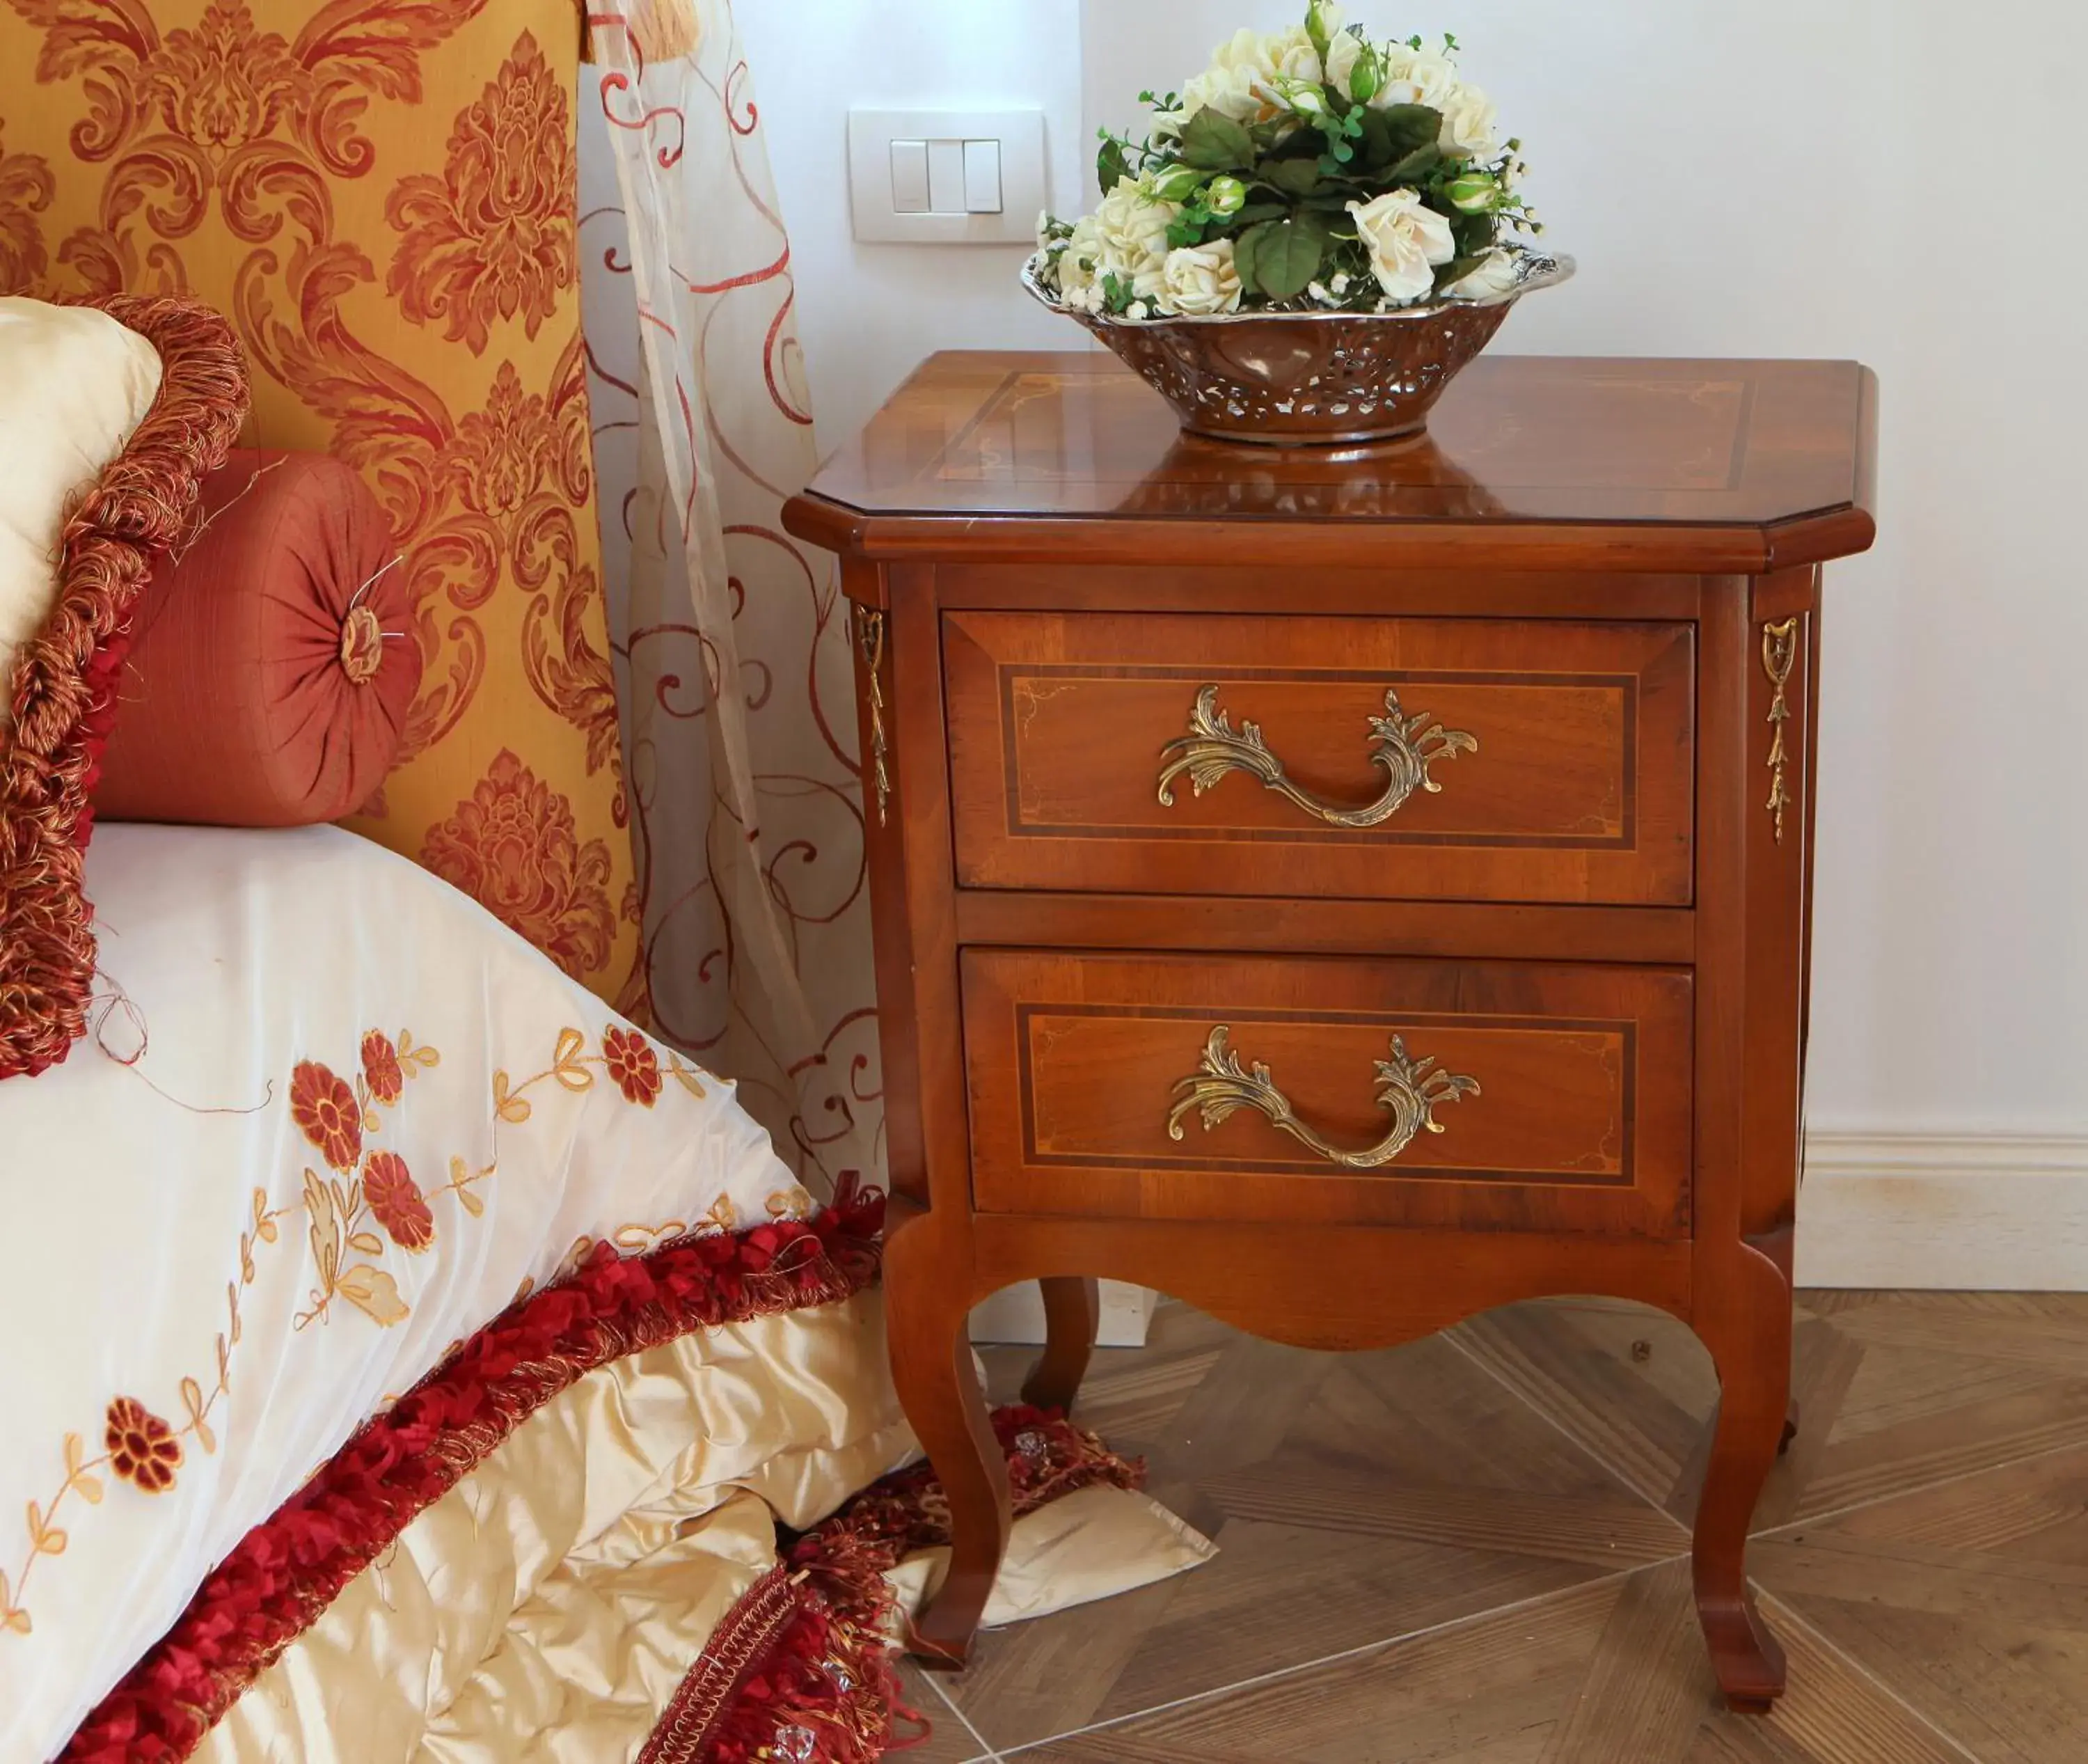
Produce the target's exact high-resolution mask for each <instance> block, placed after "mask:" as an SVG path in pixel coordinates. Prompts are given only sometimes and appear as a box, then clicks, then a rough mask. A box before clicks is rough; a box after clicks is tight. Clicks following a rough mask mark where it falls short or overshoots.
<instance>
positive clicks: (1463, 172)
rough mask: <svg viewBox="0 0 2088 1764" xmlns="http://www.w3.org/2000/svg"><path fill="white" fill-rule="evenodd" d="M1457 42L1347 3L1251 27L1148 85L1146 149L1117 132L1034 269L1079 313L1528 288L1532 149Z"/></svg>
mask: <svg viewBox="0 0 2088 1764" xmlns="http://www.w3.org/2000/svg"><path fill="white" fill-rule="evenodd" d="M1456 57H1457V40H1456V39H1455V38H1454V37H1448V36H1446V37H1445V38H1444V40H1443V42H1442V45H1441V46H1440V48H1431V47H1430V46H1428V45H1427V44H1425V43H1423V41H1422V39H1421V38H1419V37H1418V36H1416V37H1412V38H1410V39H1408V40H1407V41H1404V42H1399V41H1392V42H1382V43H1380V42H1377V41H1373V40H1372V39H1371V37H1370V36H1368V35H1367V33H1366V32H1365V31H1364V30H1363V27H1362V26H1360V25H1356V26H1351V27H1348V28H1344V27H1343V25H1342V23H1341V9H1340V7H1339V6H1337V5H1335V4H1334V3H1333V0H1311V5H1310V6H1309V7H1308V8H1307V12H1306V15H1305V20H1304V23H1303V24H1298V25H1294V26H1293V27H1292V28H1290V29H1289V30H1287V31H1279V32H1274V33H1273V34H1264V33H1261V32H1255V31H1247V30H1243V31H1241V32H1238V33H1237V34H1236V35H1235V36H1234V37H1233V38H1232V40H1231V41H1230V42H1227V43H1224V44H1222V45H1220V46H1219V47H1218V49H1217V51H1216V53H1215V54H1213V57H1212V60H1211V65H1210V66H1209V67H1208V68H1206V69H1205V70H1204V71H1203V72H1202V73H1200V74H1199V75H1197V76H1196V78H1195V79H1192V80H1191V81H1190V82H1189V83H1188V85H1187V87H1186V88H1184V89H1183V92H1181V93H1180V94H1179V95H1176V94H1174V93H1170V94H1168V95H1167V96H1164V97H1156V96H1154V95H1153V93H1151V92H1146V93H1145V94H1143V95H1142V96H1143V97H1144V99H1145V101H1146V102H1148V103H1149V104H1150V105H1152V106H1153V110H1154V113H1155V114H1154V116H1153V122H1152V128H1151V132H1150V134H1149V135H1148V136H1147V138H1146V139H1144V140H1143V141H1134V140H1132V139H1130V138H1129V137H1128V136H1125V135H1112V134H1110V133H1109V132H1108V131H1104V132H1103V135H1102V153H1101V156H1100V158H1099V159H1098V161H1097V167H1096V170H1097V177H1098V178H1099V180H1100V182H1101V186H1102V191H1103V196H1102V206H1101V207H1100V208H1097V209H1096V210H1095V212H1093V214H1090V215H1085V216H1082V217H1081V218H1080V220H1076V221H1073V222H1072V223H1070V224H1068V223H1067V222H1065V221H1062V220H1056V219H1055V218H1053V217H1052V216H1050V215H1046V216H1043V217H1042V221H1041V223H1040V228H1039V235H1038V254H1037V255H1036V256H1035V257H1034V258H1033V259H1032V260H1031V266H1030V271H1031V274H1032V276H1033V278H1034V280H1035V281H1036V283H1037V284H1038V286H1039V287H1040V288H1041V289H1042V290H1043V291H1044V293H1046V294H1047V295H1050V296H1051V297H1053V298H1055V299H1056V300H1057V301H1058V302H1059V304H1060V305H1062V306H1067V307H1070V308H1072V309H1074V310H1076V311H1079V312H1085V313H1089V314H1093V315H1108V316H1110V317H1115V318H1119V319H1157V318H1178V317H1208V316H1212V315H1219V314H1225V313H1232V312H1239V311H1266V310H1281V311H1333V312H1389V311H1392V310H1396V309H1399V308H1403V307H1410V306H1417V305H1420V304H1423V303H1424V302H1443V301H1484V300H1490V299H1494V298H1500V297H1502V296H1504V295H1506V294H1508V293H1510V292H1512V291H1513V290H1514V289H1516V288H1517V285H1518V284H1519V283H1520V282H1521V280H1522V279H1523V277H1524V276H1525V265H1526V263H1530V262H1533V261H1536V260H1537V259H1536V258H1535V254H1534V253H1533V252H1531V251H1530V250H1529V249H1528V248H1527V247H1526V246H1524V245H1522V244H1521V242H1518V241H1516V240H1514V239H1513V238H1511V237H1510V235H1511V234H1513V233H1516V232H1518V231H1522V232H1530V233H1536V232H1541V231H1542V228H1541V227H1540V226H1539V225H1538V224H1537V221H1536V218H1535V216H1534V214H1533V213H1532V212H1531V210H1530V207H1529V205H1528V204H1527V203H1525V201H1524V199H1523V198H1522V196H1521V194H1520V193H1519V191H1518V190H1517V181H1518V180H1519V179H1520V178H1521V176H1522V174H1523V173H1524V171H1525V169H1526V168H1525V165H1524V164H1523V161H1522V160H1521V143H1520V142H1518V141H1517V140H1514V139H1507V140H1503V139H1500V135H1499V128H1498V122H1497V118H1496V117H1495V109H1494V105H1493V103H1492V101H1491V100H1490V99H1489V98H1488V97H1487V95H1486V93H1485V92H1483V91H1481V90H1480V89H1479V88H1478V87H1477V86H1475V85H1472V84H1470V83H1468V82H1467V81H1466V80H1465V79H1464V77H1463V75H1462V73H1461V71H1460V70H1459V68H1458V66H1457V59H1456Z"/></svg>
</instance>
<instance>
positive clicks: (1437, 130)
mask: <svg viewBox="0 0 2088 1764" xmlns="http://www.w3.org/2000/svg"><path fill="white" fill-rule="evenodd" d="M1369 114H1370V115H1371V116H1375V117H1382V118H1384V131H1385V136H1386V139H1388V141H1389V142H1390V143H1391V146H1392V151H1393V156H1395V157H1397V158H1400V159H1404V158H1405V157H1406V156H1407V155H1408V154H1409V153H1411V152H1414V151H1415V149H1417V148H1423V147H1430V146H1432V145H1434V143H1435V140H1436V138H1437V137H1438V136H1440V135H1441V134H1442V132H1443V113H1442V112H1441V111H1440V110H1438V109H1436V108H1435V105H1429V104H1396V105H1392V106H1391V107H1390V108H1389V109H1384V110H1373V111H1371V112H1370V113H1369ZM1366 126H1367V125H1366Z"/></svg>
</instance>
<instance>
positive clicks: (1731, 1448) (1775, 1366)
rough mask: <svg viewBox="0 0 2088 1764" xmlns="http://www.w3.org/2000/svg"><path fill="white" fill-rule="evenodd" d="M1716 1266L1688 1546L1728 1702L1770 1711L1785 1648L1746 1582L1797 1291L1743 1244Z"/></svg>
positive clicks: (1783, 1406)
mask: <svg viewBox="0 0 2088 1764" xmlns="http://www.w3.org/2000/svg"><path fill="white" fill-rule="evenodd" d="M1720 1273H1721V1275H1722V1280H1721V1282H1720V1284H1721V1286H1722V1287H1725V1288H1726V1291H1724V1292H1723V1293H1722V1295H1721V1296H1722V1299H1723V1302H1722V1303H1720V1304H1716V1305H1714V1306H1707V1307H1706V1310H1705V1314H1704V1315H1702V1316H1701V1317H1699V1318H1698V1320H1697V1322H1696V1332H1697V1334H1698V1335H1699V1336H1701V1338H1702V1339H1703V1342H1704V1345H1705V1347H1708V1348H1709V1349H1710V1351H1711V1357H1712V1359H1713V1360H1714V1361H1715V1362H1716V1364H1717V1365H1718V1383H1719V1398H1718V1432H1717V1434H1716V1436H1714V1440H1713V1441H1712V1446H1711V1461H1710V1464H1709V1468H1708V1469H1707V1470H1706V1471H1705V1477H1704V1492H1703V1494H1702V1496H1701V1498H1700V1500H1699V1501H1698V1503H1697V1507H1696V1540H1695V1546H1694V1548H1693V1550H1692V1566H1693V1569H1694V1578H1695V1581H1696V1614H1697V1616H1698V1619H1699V1620H1700V1621H1701V1622H1702V1624H1703V1625H1704V1639H1705V1642H1707V1643H1708V1644H1709V1647H1710V1651H1711V1665H1712V1669H1713V1670H1714V1672H1716V1673H1717V1675H1718V1688H1719V1689H1721V1690H1722V1691H1723V1692H1724V1693H1725V1697H1726V1702H1727V1704H1728V1705H1729V1706H1731V1708H1733V1709H1734V1710H1737V1711H1739V1713H1741V1714H1744V1715H1764V1714H1766V1713H1767V1712H1768V1710H1769V1705H1770V1704H1771V1703H1772V1702H1774V1701H1775V1699H1776V1698H1778V1697H1780V1696H1782V1694H1783V1688H1784V1680H1785V1672H1784V1659H1783V1649H1782V1646H1781V1645H1780V1644H1779V1643H1778V1641H1777V1639H1776V1638H1775V1637H1774V1635H1772V1634H1771V1633H1769V1626H1768V1625H1766V1624H1765V1623H1764V1622H1763V1621H1762V1618H1761V1612H1759V1611H1758V1610H1756V1608H1755V1601H1754V1597H1753V1595H1752V1592H1751V1591H1749V1589H1748V1577H1747V1562H1746V1554H1747V1542H1748V1524H1749V1522H1750V1521H1751V1520H1752V1518H1753V1517H1754V1510H1755V1503H1756V1501H1757V1500H1758V1499H1759V1498H1760V1497H1761V1491H1762V1484H1764V1483H1765V1482H1766V1481H1767V1480H1768V1479H1769V1470H1770V1468H1771V1466H1773V1465H1774V1463H1775V1462H1776V1458H1777V1452H1778V1441H1779V1440H1780V1438H1781V1436H1782V1432H1783V1429H1784V1426H1785V1423H1786V1418H1787V1416H1788V1413H1789V1408H1790V1402H1791V1288H1790V1287H1789V1286H1788V1285H1787V1284H1786V1282H1785V1280H1784V1277H1783V1272H1782V1269H1780V1268H1778V1266H1777V1265H1776V1264H1775V1263H1774V1262H1773V1261H1770V1260H1769V1257H1766V1256H1765V1255H1763V1254H1762V1253H1761V1252H1760V1251H1759V1250H1756V1249H1755V1248H1752V1246H1747V1245H1744V1246H1742V1247H1741V1248H1739V1251H1738V1252H1737V1255H1736V1257H1735V1259H1734V1260H1733V1261H1731V1262H1729V1263H1727V1264H1726V1265H1725V1266H1724V1267H1723V1268H1722V1269H1721V1270H1720Z"/></svg>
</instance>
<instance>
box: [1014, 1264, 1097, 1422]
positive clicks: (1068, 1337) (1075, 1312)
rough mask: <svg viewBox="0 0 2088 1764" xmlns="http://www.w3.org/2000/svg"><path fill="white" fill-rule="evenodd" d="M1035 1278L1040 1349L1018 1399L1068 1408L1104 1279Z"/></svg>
mask: <svg viewBox="0 0 2088 1764" xmlns="http://www.w3.org/2000/svg"><path fill="white" fill-rule="evenodd" d="M1037 1284H1038V1286H1040V1287H1042V1288H1043V1289H1044V1352H1043V1355H1042V1358H1041V1359H1038V1362H1037V1365H1036V1368H1035V1370H1033V1372H1031V1373H1030V1374H1029V1382H1028V1383H1027V1384H1025V1385H1023V1387H1022V1400H1023V1401H1024V1402H1026V1403H1029V1405H1030V1406H1032V1407H1034V1408H1038V1409H1060V1410H1065V1411H1071V1410H1072V1406H1073V1398H1075V1397H1076V1396H1077V1395H1078V1394H1080V1380H1081V1379H1082V1378H1083V1377H1085V1376H1086V1374H1087V1370H1088V1355H1089V1353H1090V1352H1092V1351H1093V1348H1094V1345H1095V1329H1096V1326H1097V1325H1098V1324H1099V1323H1100V1322H1101V1321H1102V1282H1100V1281H1097V1280H1089V1279H1084V1278H1080V1277H1079V1276H1077V1275H1074V1276H1060V1277H1059V1278H1052V1279H1046V1280H1040V1281H1038V1282H1037Z"/></svg>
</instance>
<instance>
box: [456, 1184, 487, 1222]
mask: <svg viewBox="0 0 2088 1764" xmlns="http://www.w3.org/2000/svg"><path fill="white" fill-rule="evenodd" d="M456 1197H457V1205H460V1206H461V1207H462V1208H463V1209H464V1211H465V1212H467V1213H469V1214H470V1215H471V1216H472V1217H473V1218H478V1217H479V1216H480V1214H482V1213H484V1212H485V1211H486V1203H485V1202H484V1201H481V1200H480V1199H479V1197H477V1195H475V1194H473V1192H471V1190H470V1189H469V1188H459V1189H458V1190H457V1192H456Z"/></svg>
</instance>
